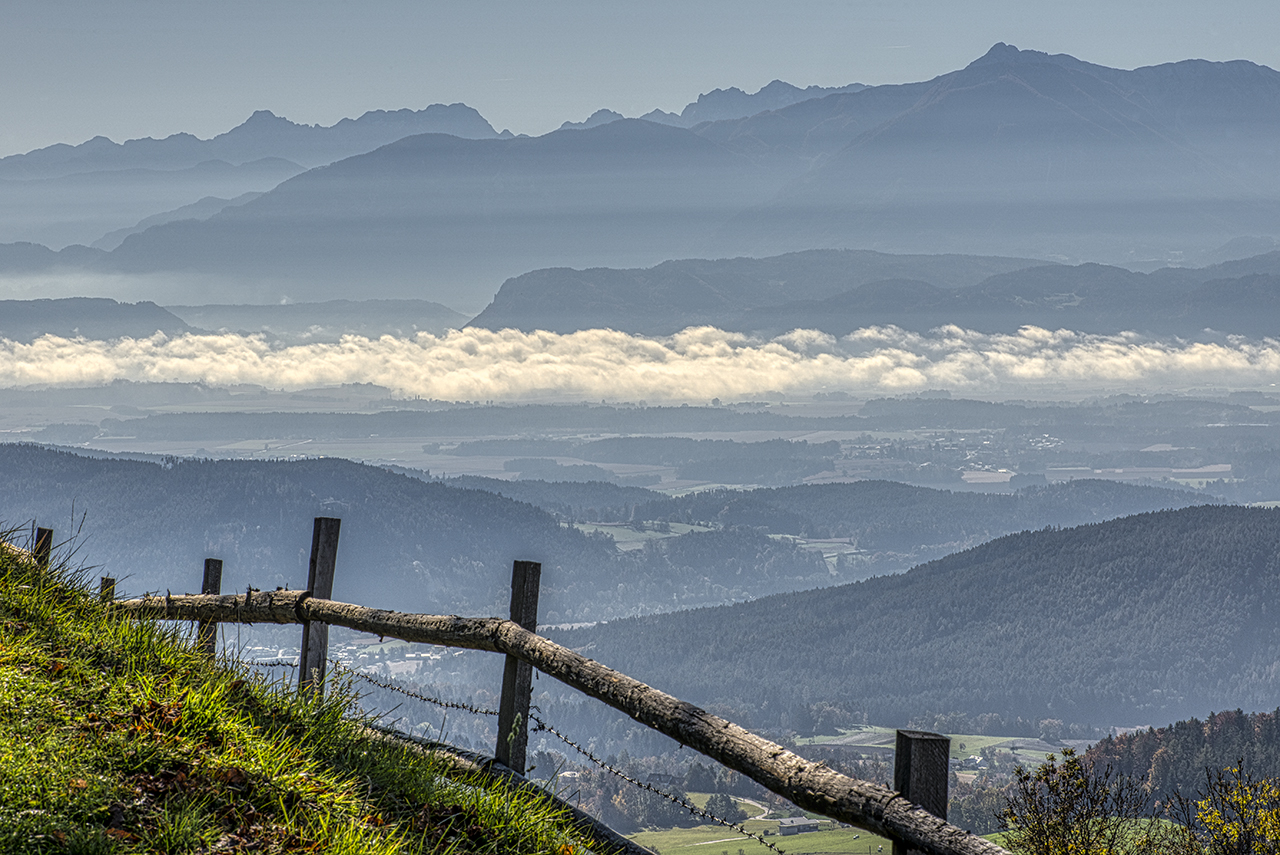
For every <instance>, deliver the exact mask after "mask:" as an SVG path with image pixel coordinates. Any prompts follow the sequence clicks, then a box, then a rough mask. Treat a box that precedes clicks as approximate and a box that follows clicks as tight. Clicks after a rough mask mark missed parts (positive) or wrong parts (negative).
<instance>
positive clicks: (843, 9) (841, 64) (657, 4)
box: [0, 0, 1280, 154]
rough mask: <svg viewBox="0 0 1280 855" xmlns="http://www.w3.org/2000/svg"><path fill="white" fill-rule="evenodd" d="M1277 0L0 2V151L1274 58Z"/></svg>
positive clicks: (521, 124)
mask: <svg viewBox="0 0 1280 855" xmlns="http://www.w3.org/2000/svg"><path fill="white" fill-rule="evenodd" d="M1278 34H1280V3H1276V2H1275V0H1227V2H1221V3H1217V4H1209V3H1203V2H1188V0H1164V2H1128V0H1110V2H1104V0H1073V2H1069V3H1066V2H1061V0H1059V2H1037V1H1036V0H1021V2H1009V1H1008V0H966V2H955V0H849V2H818V1H817V0H813V1H811V2H805V0H798V2H790V3H782V2H776V0H774V1H773V2H761V0H738V2H728V0H683V2H670V1H669V0H646V2H644V3H634V2H633V3H621V2H608V0H592V2H586V0H566V1H565V2H556V1H555V0H552V1H551V2H514V0H467V2H451V0H450V2H432V0H383V2H379V0H366V2H350V0H341V1H340V2H339V0H307V2H298V0H218V2H204V0H5V3H4V4H3V7H0V80H3V85H0V116H3V122H2V123H0V154H12V153H14V152H18V151H26V150H29V149H32V148H36V147H40V146H44V145H49V144H51V143H55V142H72V143H78V142H82V141H83V140H85V139H87V138H89V137H91V136H94V135H96V134H103V135H106V136H109V137H111V138H112V139H115V140H117V141H119V140H123V139H127V138H132V137H141V136H164V135H167V134H170V133H175V132H178V131H187V132H191V133H195V134H196V135H198V136H201V137H207V136H212V135H214V134H216V133H219V132H221V131H224V130H226V129H228V128H230V127H232V126H234V125H236V124H239V123H240V122H241V121H243V120H244V119H245V118H246V117H247V116H248V115H249V114H250V113H251V112H253V111H254V110H256V109H269V110H272V111H274V112H276V113H278V114H280V115H284V116H287V117H289V118H290V119H293V120H294V121H300V122H309V123H315V122H318V123H323V124H331V123H333V122H335V121H337V120H338V119H340V118H342V117H344V116H355V115H359V114H360V113H362V112H364V111H366V110H371V109H398V108H402V107H413V108H421V107H424V106H426V105H427V104H431V103H435V102H445V103H450V102H454V101H463V102H466V103H468V104H470V105H472V106H473V107H475V108H477V109H478V110H480V112H481V113H483V114H484V115H485V117H486V118H488V119H489V120H490V121H491V122H492V123H493V124H494V125H495V126H496V127H497V128H499V129H502V128H510V129H511V130H513V131H515V132H517V133H531V134H538V133H544V132H546V131H549V130H552V129H554V128H555V127H557V126H558V125H559V124H560V123H561V122H563V121H565V120H581V119H582V118H584V117H586V116H587V115H588V114H589V113H591V112H592V111H594V110H596V109H598V108H600V107H609V108H611V109H615V110H618V111H620V112H622V113H624V114H626V115H636V114H639V113H643V112H647V111H648V110H650V109H652V108H654V107H660V108H662V109H667V110H678V109H680V108H681V107H682V106H683V105H684V104H685V103H687V102H688V101H690V100H693V99H694V98H695V97H696V96H697V95H698V93H699V92H705V91H707V90H710V89H713V88H716V87H727V86H738V87H741V88H743V89H747V90H749V91H754V90H755V89H757V88H759V87H760V86H763V85H764V84H766V83H768V82H769V81H770V80H772V79H774V78H781V79H783V80H786V81H788V82H791V83H795V84H797V85H800V86H804V85H808V84H814V83H817V84H822V85H828V86H830V85H840V84H845V83H850V82H854V81H861V82H865V83H893V82H905V81H911V80H921V79H926V78H928V77H932V76H934V75H936V74H939V73H943V72H946V71H950V70H952V69H955V68H957V67H960V66H963V65H965V64H966V63H968V62H969V61H970V60H972V59H974V58H975V57H977V56H979V55H981V54H982V53H984V52H985V51H986V49H987V48H988V47H990V46H991V45H992V44H993V43H995V42H997V41H1004V42H1009V43H1011V44H1016V45H1018V46H1019V47H1023V48H1033V49H1036V50H1045V51H1049V52H1051V53H1059V52H1061V53H1070V54H1072V55H1074V56H1078V57H1080V58H1081V59H1085V60H1089V61H1091V62H1097V63H1101V64H1105V65H1114V66H1119V67H1125V68H1131V67H1135V66H1139V65H1150V64H1155V63H1159V62H1167V61H1173V60H1178V59H1186V58H1192V57H1194V58H1202V59H1210V60H1228V59H1249V60H1252V61H1254V62H1259V63H1262V64H1265V65H1270V66H1272V67H1277V66H1280V38H1277V35H1278Z"/></svg>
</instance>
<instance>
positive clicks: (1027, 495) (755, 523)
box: [635, 479, 1204, 550]
mask: <svg viewBox="0 0 1280 855" xmlns="http://www.w3.org/2000/svg"><path fill="white" fill-rule="evenodd" d="M1203 502H1204V498H1203V497H1202V496H1198V495H1196V494H1195V493H1190V492H1184V491H1179V490H1168V489H1164V488H1162V487H1147V486H1139V485H1134V484H1119V483H1115V482H1110V481H1100V480H1093V479H1082V480H1078V481H1066V482H1062V483H1058V484H1051V485H1045V486H1038V487H1024V488H1023V489H1021V490H1019V491H1018V492H1016V493H1013V494H1008V493H967V492H952V491H950V490H935V489H932V488H929V487H916V486H912V485H910V484H902V483H899V482H896V481H854V482H851V483H844V484H805V485H801V486H795V487H776V488H762V489H758V490H704V491H701V492H698V493H692V494H689V495H686V496H681V497H679V498H670V499H668V498H663V499H658V500H655V501H652V502H650V503H648V504H644V505H640V506H638V507H637V508H636V509H635V516H636V517H637V518H638V519H644V520H655V519H662V520H667V521H669V522H712V523H717V524H720V525H740V526H751V527H760V528H765V529H767V530H768V531H769V532H770V533H773V534H790V535H801V536H806V537H816V538H848V539H850V540H851V541H852V542H853V543H855V544H856V545H857V546H859V547H860V548H863V549H872V550H883V549H892V550H901V549H913V548H916V547H919V546H922V545H926V544H946V543H952V544H964V545H974V544H976V543H977V542H978V540H986V539H988V538H991V537H995V536H997V535H1001V534H1008V533H1010V532H1014V531H1020V530H1022V529H1028V528H1032V529H1034V528H1042V527H1044V526H1046V525H1055V526H1071V525H1080V524H1081V523H1086V522H1101V521H1102V520H1104V519H1109V518H1112V517H1118V516H1125V515H1128V514H1135V513H1141V512H1143V511H1155V510H1165V509H1169V508H1183V507H1187V506H1189V505H1193V504H1201V503H1203Z"/></svg>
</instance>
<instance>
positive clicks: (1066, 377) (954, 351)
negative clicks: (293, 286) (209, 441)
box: [0, 327, 1280, 401]
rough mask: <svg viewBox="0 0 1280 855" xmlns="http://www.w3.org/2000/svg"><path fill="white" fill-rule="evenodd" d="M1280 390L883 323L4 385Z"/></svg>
mask: <svg viewBox="0 0 1280 855" xmlns="http://www.w3.org/2000/svg"><path fill="white" fill-rule="evenodd" d="M1277 379H1280V341H1276V340H1273V339H1265V340H1261V341H1258V340H1246V339H1243V338H1234V337H1227V338H1224V339H1222V340H1220V341H1214V342H1186V341H1177V340H1173V341H1158V340H1151V339H1147V338H1144V337H1141V336H1138V335H1135V334H1121V335H1114V336H1099V335H1085V334H1082V333H1076V332H1071V331H1069V330H1058V331H1049V330H1044V329H1039V328H1036V327H1025V328H1023V329H1022V330H1020V331H1019V332H1017V333H1015V334H1012V335H989V334H984V333H977V332H973V331H970V330H963V329H960V328H958V327H943V328H940V329H937V330H934V331H932V332H930V333H927V334H921V333H912V332H907V331H904V330H901V329H898V328H896V327H871V328H867V329H863V330H859V331H857V332H855V333H852V334H851V335H848V336H845V337H844V338H841V339H836V338H834V337H832V336H829V335H826V334H824V333H819V332H813V331H805V330H797V331H794V332H792V333H789V334H787V335H785V336H780V337H778V338H775V339H771V340H761V339H755V338H751V337H749V336H744V335H740V334H737V333H729V332H724V331H723V330H718V329H715V328H712V327H693V328H690V329H687V330H685V331H683V332H681V333H678V334H676V335H673V336H667V337H660V338H648V337H642V336H635V335H628V334H626V333H620V332H614V331H612V330H584V331H582V332H576V333H570V334H567V335H561V334H557V333H549V332H533V333H523V332H519V331H516V330H502V331H499V332H492V331H489V330H480V329H466V330H453V331H450V332H448V333H447V334H444V335H440V336H434V335H429V334H426V333H423V334H419V335H417V336H415V337H413V338H392V337H390V336H386V337H382V338H378V339H368V338H361V337H356V336H350V337H347V338H344V339H343V340H342V341H340V342H339V343H337V344H307V345H295V346H288V347H285V346H277V345H273V344H272V343H270V342H269V341H268V340H266V339H264V338H262V337H259V336H243V335H186V336H180V337H175V338H168V337H165V336H163V335H159V334H157V335H155V336H152V337H150V338H145V339H120V340H114V341H87V340H84V339H75V340H70V339H65V338H58V337H56V336H45V337H43V338H40V339H38V340H36V341H35V342H32V343H30V344H22V343H18V342H12V341H8V340H0V386H3V387H14V386H30V385H56V386H90V385H98V384H105V383H110V382H112V381H114V380H133V381H139V382H146V381H176V382H201V383H207V384H211V385H218V386H226V385H234V384H257V385H262V386H266V387H269V388H274V389H303V388H310V387H316V386H328V385H336V384H341V383H375V384H378V385H381V386H385V387H387V388H389V389H392V390H393V391H394V392H396V393H398V394H401V395H421V396H423V397H427V398H439V399H445V400H476V399H485V400H487V399H495V400H508V401H515V400H521V399H535V398H537V399H547V398H558V399H566V400H571V399H577V400H599V399H601V398H609V399H611V400H618V399H630V400H638V399H644V400H648V401H706V400H710V399H711V398H715V397H719V398H722V399H725V400H735V399H740V398H743V397H748V396H755V395H761V394H763V393H765V392H770V391H773V392H782V393H785V394H811V393H814V392H822V391H826V392H832V391H844V392H850V393H858V394H894V393H901V392H910V391H915V390H920V389H939V388H942V389H950V390H953V391H961V392H968V393H1019V392H1026V393H1030V392H1031V391H1032V390H1043V391H1054V392H1061V393H1070V392H1073V391H1082V390H1107V389H1119V388H1125V389H1145V390H1155V389H1174V388H1177V389H1186V388H1193V387H1196V386H1205V385H1211V386H1229V387H1257V386H1269V385H1270V384H1271V383H1272V382H1275V381H1277Z"/></svg>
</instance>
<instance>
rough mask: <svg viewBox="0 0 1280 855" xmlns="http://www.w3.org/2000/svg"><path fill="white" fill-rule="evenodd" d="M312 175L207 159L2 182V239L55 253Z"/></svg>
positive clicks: (260, 163) (271, 160)
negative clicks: (205, 202)
mask: <svg viewBox="0 0 1280 855" xmlns="http://www.w3.org/2000/svg"><path fill="white" fill-rule="evenodd" d="M305 171H306V169H305V167H303V166H300V165H298V164H297V163H294V162H293V161H291V160H286V159H284V158H279V157H266V158H259V159H256V160H251V161H248V162H245V163H241V164H231V163H228V162H227V161H225V160H204V161H201V162H200V163H198V164H196V165H194V166H184V167H182V168H179V169H173V170H163V169H155V168H141V167H136V168H128V169H118V170H100V171H94V172H80V173H75V174H71V175H63V176H58V177H53V178H38V179H31V180H25V181H13V180H4V179H0V238H3V240H5V241H10V242H12V241H14V240H29V241H35V242H38V243H42V244H46V245H48V246H52V247H63V246H69V245H72V244H90V243H95V242H98V241H100V240H101V239H102V237H103V236H104V235H106V234H107V233H108V232H114V231H118V230H120V229H130V228H134V229H136V227H137V224H138V223H139V221H141V220H144V219H146V218H148V217H152V216H154V215H156V214H157V212H166V211H172V210H173V209H175V208H181V207H183V206H186V205H189V204H191V203H193V202H195V201H196V200H199V199H202V198H205V197H210V196H212V197H219V198H234V197H237V196H242V195H243V194H246V193H262V192H265V191H267V190H270V189H271V188H273V187H275V186H276V185H278V184H279V183H280V182H281V181H284V180H285V179H287V178H292V177H293V176H295V175H297V174H299V173H301V172H305Z"/></svg>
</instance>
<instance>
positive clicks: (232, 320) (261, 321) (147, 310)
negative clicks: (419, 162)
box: [0, 297, 466, 344]
mask: <svg viewBox="0 0 1280 855" xmlns="http://www.w3.org/2000/svg"><path fill="white" fill-rule="evenodd" d="M465 320H466V317H465V316H464V315H460V314H458V313H457V312H455V311H453V310H452V309H450V308H448V307H447V306H442V305H440V304H439V303H431V302H428V301H426V300H366V301H362V302H352V301H350V300H333V301H330V302H327V303H289V304H286V305H272V306H244V305H236V306H224V305H206V306H169V307H163V308H162V307H160V306H157V305H156V304H155V303H151V302H146V301H143V302H138V303H121V302H117V301H115V300H111V299H107V298H105V297H66V298H62V299H56V300H48V299H46V300H0V339H8V340H10V341H16V342H31V341H34V340H36V339H37V338H40V337H41V336H42V335H55V336H61V337H63V338H77V337H83V338H87V339H96V340H100V341H101V340H110V339H119V338H134V339H138V338H148V337H150V336H152V335H155V334H156V333H163V334H164V335H166V336H175V335H182V334H184V333H205V332H232V333H240V334H261V335H263V336H264V337H266V338H267V339H269V340H271V341H274V342H277V343H281V344H293V343H301V342H322V341H338V340H339V339H340V338H342V336H344V335H364V336H368V337H370V338H377V337H378V336H382V335H394V336H400V337H407V336H412V335H413V334H415V333H417V332H431V333H439V332H443V331H444V330H446V329H451V328H452V329H456V328H457V327H459V326H461V325H462V324H463V322H464V321H465Z"/></svg>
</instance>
